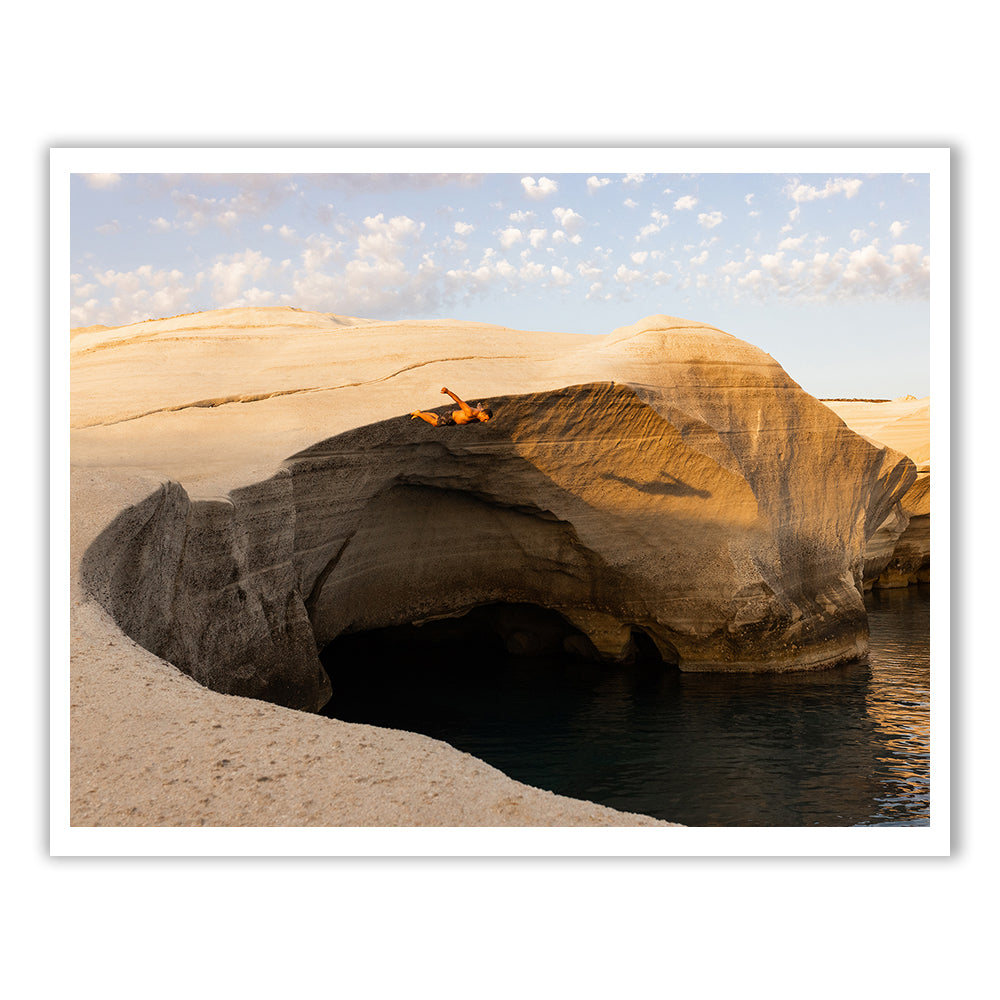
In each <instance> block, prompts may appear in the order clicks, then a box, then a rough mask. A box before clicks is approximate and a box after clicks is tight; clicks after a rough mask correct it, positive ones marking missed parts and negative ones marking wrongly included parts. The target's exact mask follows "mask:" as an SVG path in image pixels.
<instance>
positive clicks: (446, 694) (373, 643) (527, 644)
mask: <svg viewBox="0 0 1000 1000" xmlns="http://www.w3.org/2000/svg"><path fill="white" fill-rule="evenodd" d="M320 660H321V662H322V664H323V667H324V669H325V670H326V672H327V673H328V674H329V676H330V681H331V684H332V687H333V696H332V697H331V699H330V701H329V702H328V703H327V705H326V706H325V707H324V708H323V710H322V714H323V715H326V716H329V717H331V718H337V719H342V720H344V721H347V722H362V723H367V724H369V725H376V726H384V727H386V728H390V729H405V730H407V731H409V732H419V733H423V734H425V735H427V736H432V737H434V738H436V739H443V740H445V741H446V742H448V743H451V744H452V745H453V746H456V747H458V749H461V750H467V751H468V752H470V753H475V754H476V755H477V756H481V757H484V759H486V760H487V761H488V762H489V761H490V756H489V755H488V754H486V755H485V756H484V747H486V748H488V747H489V746H491V745H499V744H501V743H506V744H507V747H506V750H510V749H511V748H514V749H516V747H517V745H518V743H519V742H522V743H525V745H527V744H528V743H532V742H534V741H535V740H536V739H537V734H538V732H539V731H544V730H545V729H546V728H551V727H560V726H564V725H566V724H567V722H568V720H571V719H572V717H573V716H574V714H576V713H579V712H581V711H585V706H586V705H587V704H589V703H590V702H591V701H592V699H593V697H594V692H595V690H597V689H598V688H601V687H602V686H606V685H607V684H608V683H609V682H610V683H613V684H618V685H620V684H622V683H624V684H626V685H628V686H629V687H630V689H632V688H634V687H635V686H636V685H638V686H639V688H640V689H641V687H642V684H643V679H644V678H646V679H649V678H654V677H659V676H660V675H662V674H664V673H665V672H666V673H676V672H677V669H676V667H675V666H674V665H673V664H667V663H664V661H663V659H662V657H661V656H660V654H659V652H658V650H657V648H656V646H655V644H654V643H653V641H652V639H650V637H649V636H648V635H646V634H645V633H644V632H643V631H642V630H641V629H639V628H634V629H633V630H632V642H631V644H630V649H629V652H628V655H627V656H626V657H625V659H624V661H623V662H622V663H606V662H602V661H601V660H600V659H599V657H598V655H597V652H596V650H595V649H594V647H593V645H592V644H591V643H590V640H589V639H587V637H586V636H585V635H584V634H583V633H582V632H581V631H580V630H579V629H577V628H576V627H575V626H573V625H572V624H570V623H569V622H568V621H567V620H566V619H565V618H563V617H562V616H561V615H560V614H558V613H557V612H555V611H552V610H549V609H546V608H542V607H539V606H537V605H533V604H510V603H497V604H490V605H485V606H481V607H476V608H473V609H472V610H470V611H469V612H467V613H466V614H464V615H462V616H460V617H454V618H441V619H436V620H433V621H429V622H426V623H424V624H422V625H402V626H398V627H395V628H381V629H373V630H370V631H366V632H358V633H354V634H349V635H343V636H339V637H338V638H337V639H335V640H333V641H332V642H330V643H328V644H327V646H326V647H325V648H324V649H323V650H322V652H321V653H320ZM636 693H638V691H637V692H636ZM505 752H506V751H505ZM498 766H499V765H498Z"/></svg>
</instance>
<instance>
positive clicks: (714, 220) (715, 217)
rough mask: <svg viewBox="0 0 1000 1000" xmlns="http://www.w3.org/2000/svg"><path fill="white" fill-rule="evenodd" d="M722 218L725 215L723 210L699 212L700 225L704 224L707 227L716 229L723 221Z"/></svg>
mask: <svg viewBox="0 0 1000 1000" xmlns="http://www.w3.org/2000/svg"><path fill="white" fill-rule="evenodd" d="M722 219H723V215H722V213H721V212H699V213H698V225H700V226H704V227H705V228H706V229H714V228H715V227H716V226H718V225H720V224H721V223H722Z"/></svg>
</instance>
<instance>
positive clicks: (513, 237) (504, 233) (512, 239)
mask: <svg viewBox="0 0 1000 1000" xmlns="http://www.w3.org/2000/svg"><path fill="white" fill-rule="evenodd" d="M497 239H498V240H499V241H500V246H502V247H503V248H504V250H509V249H510V248H511V247H512V246H513V245H514V244H515V243H520V242H521V241H522V240H523V239H524V233H522V232H521V230H520V229H515V228H514V227H513V226H508V227H507V228H506V229H501V230H500V232H499V233H497Z"/></svg>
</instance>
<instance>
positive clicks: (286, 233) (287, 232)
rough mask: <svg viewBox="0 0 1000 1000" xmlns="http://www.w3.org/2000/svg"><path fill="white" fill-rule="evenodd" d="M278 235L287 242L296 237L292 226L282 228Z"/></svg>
mask: <svg viewBox="0 0 1000 1000" xmlns="http://www.w3.org/2000/svg"><path fill="white" fill-rule="evenodd" d="M278 235H279V236H283V237H284V238H285V239H286V240H290V239H291V238H292V237H293V236H294V235H295V230H294V229H292V228H291V226H282V227H281V228H280V229H279V230H278Z"/></svg>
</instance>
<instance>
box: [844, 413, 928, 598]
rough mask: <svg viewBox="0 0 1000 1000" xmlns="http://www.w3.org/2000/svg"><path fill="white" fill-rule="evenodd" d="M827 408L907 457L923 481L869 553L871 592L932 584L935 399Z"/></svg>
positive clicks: (905, 499)
mask: <svg viewBox="0 0 1000 1000" xmlns="http://www.w3.org/2000/svg"><path fill="white" fill-rule="evenodd" d="M827 405H828V406H829V407H830V408H831V409H832V410H834V412H836V413H837V414H838V415H839V416H840V417H841V418H842V419H843V420H844V422H845V423H846V424H847V425H848V427H850V428H851V429H852V430H855V431H857V432H858V433H859V434H864V435H866V436H867V437H869V438H871V439H872V440H874V441H875V442H876V443H880V444H885V445H888V446H889V447H890V448H894V449H896V450H898V451H901V452H903V453H904V454H905V455H907V456H908V457H909V458H910V459H912V460H913V462H914V463H915V464H916V466H917V479H916V481H915V482H914V484H913V485H912V486H911V487H910V489H909V490H908V491H907V493H906V494H905V495H904V497H903V498H902V500H901V501H900V503H899V505H898V506H896V507H894V508H893V510H892V512H891V513H890V515H889V517H888V518H887V519H886V521H885V522H884V523H883V524H882V525H881V526H880V527H879V530H878V531H877V532H876V533H875V535H874V536H873V537H872V539H871V540H870V541H869V543H868V546H867V548H866V550H865V587H866V589H871V588H873V587H874V588H876V589H882V590H886V589H894V588H897V587H907V586H910V585H911V584H915V583H929V582H930V574H931V537H930V536H931V471H930V470H931V443H930V420H931V406H930V399H929V398H924V399H916V398H915V397H913V396H905V397H903V398H901V399H894V400H887V401H885V402H874V401H866V400H851V401H847V400H830V401H827Z"/></svg>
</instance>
